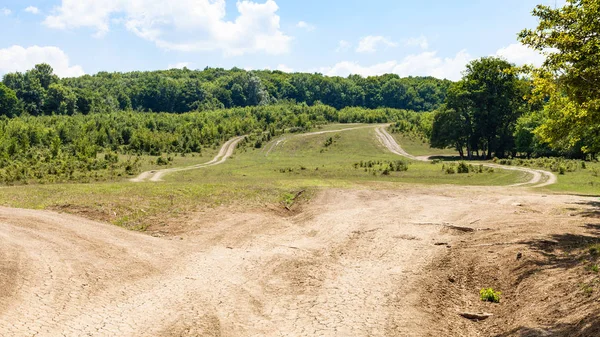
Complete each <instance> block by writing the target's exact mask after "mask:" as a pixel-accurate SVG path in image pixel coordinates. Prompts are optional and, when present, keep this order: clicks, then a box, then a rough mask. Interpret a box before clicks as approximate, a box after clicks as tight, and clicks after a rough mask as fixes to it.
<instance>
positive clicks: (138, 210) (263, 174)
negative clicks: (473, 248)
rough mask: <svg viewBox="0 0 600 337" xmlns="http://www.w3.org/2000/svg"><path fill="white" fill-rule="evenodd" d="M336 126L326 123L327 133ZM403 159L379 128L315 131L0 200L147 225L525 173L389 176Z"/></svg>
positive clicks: (502, 181) (416, 165)
mask: <svg viewBox="0 0 600 337" xmlns="http://www.w3.org/2000/svg"><path fill="white" fill-rule="evenodd" d="M346 127H356V125H351V126H350V125H346ZM334 128H335V126H327V127H326V128H324V130H328V129H329V130H331V129H334ZM278 140H283V141H281V142H280V143H279V145H278V146H276V147H274V148H273V149H272V151H271V152H270V153H269V154H268V155H267V150H266V149H268V148H270V147H271V146H272V145H273V143H275V142H277V141H278ZM216 151H217V149H214V152H216ZM212 155H213V153H211V154H210V155H209V154H208V151H205V153H204V154H203V156H202V157H198V156H194V157H192V156H186V157H174V164H173V165H176V166H178V165H192V164H197V163H202V162H206V161H208V160H210V158H211V157H212ZM152 160H155V158H146V161H147V165H146V166H145V167H144V168H145V169H154V168H164V166H163V167H157V166H154V165H153V164H151V161H152ZM398 160H403V159H402V158H400V157H398V156H396V155H393V154H391V153H389V152H388V151H387V150H386V149H385V148H384V147H383V146H382V145H381V144H380V143H379V141H378V140H377V139H376V137H375V133H374V129H373V128H366V129H358V130H351V131H345V132H339V133H329V134H323V135H314V136H302V135H289V134H287V135H283V136H281V137H279V138H276V139H273V140H272V143H269V144H265V146H264V147H263V148H261V149H254V148H253V147H249V146H248V147H244V148H240V149H238V150H237V151H236V153H235V154H234V156H233V157H232V158H231V159H230V160H228V161H227V162H225V163H224V164H223V165H219V166H213V167H208V168H205V169H201V170H193V171H184V172H178V173H175V174H170V175H167V176H165V177H164V179H165V181H164V182H161V183H150V182H146V183H138V184H136V183H131V182H129V181H127V180H121V181H116V182H106V183H96V184H56V185H28V186H18V187H17V186H15V187H2V188H0V191H1V192H0V204H2V205H7V206H12V207H23V208H34V209H55V210H61V211H66V212H70V213H76V214H80V215H83V216H87V217H90V218H94V219H100V220H103V221H108V222H111V223H114V224H116V225H120V226H123V227H126V228H130V229H136V230H144V229H145V228H147V227H148V226H149V225H152V224H160V223H161V222H164V221H167V220H168V219H173V218H177V217H178V216H180V215H182V214H185V213H187V212H191V211H198V210H201V209H202V208H207V207H216V206H219V205H232V204H233V205H240V206H244V207H264V205H266V204H271V205H272V204H280V203H282V202H283V201H285V200H286V198H289V195H290V194H291V193H294V192H296V191H300V190H307V192H308V195H310V193H311V192H312V191H315V190H317V189H318V188H323V187H340V188H346V187H367V186H368V187H369V188H372V187H373V186H374V185H375V186H376V185H378V184H384V185H385V186H386V187H388V188H389V187H401V186H403V185H405V184H415V183H416V184H455V185H509V184H514V183H517V182H521V181H523V180H525V179H526V178H527V177H526V175H525V174H523V173H520V172H514V171H502V170H496V171H495V172H485V173H471V174H452V175H450V174H446V173H445V172H444V171H443V170H442V168H443V167H442V165H444V164H441V163H440V164H430V163H423V162H409V161H408V160H404V161H406V162H407V163H408V170H407V171H404V172H395V171H394V172H389V175H385V174H384V171H385V168H387V167H388V165H389V164H390V163H392V164H393V163H395V162H396V161H398ZM361 161H363V162H364V163H367V162H371V163H372V164H373V165H372V166H373V167H371V168H364V167H360V164H359V163H360V162H361ZM365 170H366V171H365ZM390 184H391V185H390Z"/></svg>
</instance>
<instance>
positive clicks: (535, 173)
mask: <svg viewBox="0 0 600 337" xmlns="http://www.w3.org/2000/svg"><path fill="white" fill-rule="evenodd" d="M375 132H376V133H377V138H378V139H379V141H380V142H381V144H383V145H384V146H385V147H386V148H387V149H388V150H389V151H390V152H392V153H395V154H397V155H399V156H402V157H406V158H409V159H412V160H418V161H426V162H429V161H431V160H430V158H431V157H416V156H413V155H411V154H409V153H407V152H406V151H404V149H402V147H401V146H400V145H399V144H398V143H397V142H396V139H394V137H393V136H392V135H390V134H389V132H387V130H386V129H385V126H378V127H377V128H376V129H375ZM482 165H483V166H485V167H491V168H497V169H503V170H511V171H520V172H526V173H529V174H530V175H531V179H530V180H529V181H527V182H524V183H519V184H514V185H512V186H513V187H514V186H530V185H534V186H530V187H544V186H549V185H553V184H556V182H557V180H558V179H557V177H556V175H555V174H554V173H552V172H549V171H544V170H536V169H530V168H526V167H517V166H506V165H498V164H490V163H484V164H482Z"/></svg>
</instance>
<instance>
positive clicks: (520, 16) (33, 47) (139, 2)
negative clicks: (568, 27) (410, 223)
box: [0, 0, 555, 80]
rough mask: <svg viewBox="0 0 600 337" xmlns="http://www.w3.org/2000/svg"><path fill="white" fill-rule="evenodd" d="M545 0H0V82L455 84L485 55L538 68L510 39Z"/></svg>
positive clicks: (533, 23) (527, 24) (531, 56)
mask: <svg viewBox="0 0 600 337" xmlns="http://www.w3.org/2000/svg"><path fill="white" fill-rule="evenodd" d="M539 3H546V4H551V5H554V3H555V1H554V0H503V1H491V0H454V1H447V0H421V1H414V0H412V1H408V0H369V1H366V0H328V1H324V0H244V1H236V0H172V1H164V0H102V1H100V0H31V1H29V0H2V1H0V31H2V32H4V33H3V34H1V35H0V75H2V74H4V73H6V72H12V71H24V70H26V69H29V68H31V67H32V66H33V65H34V64H36V63H41V62H46V63H49V64H50V65H52V66H53V67H54V69H55V72H56V73H57V74H58V75H59V76H62V77H68V76H78V75H81V74H93V73H96V72H99V71H131V70H156V69H167V68H175V67H184V66H186V67H188V68H191V69H202V68H204V67H206V66H210V67H223V68H231V67H234V66H237V67H240V68H245V69H279V70H282V71H301V72H320V73H323V74H326V75H338V76H347V75H349V74H360V75H364V76H368V75H379V74H384V73H396V74H399V75H401V76H408V75H431V76H435V77H439V78H448V79H452V80H456V79H458V78H460V73H461V72H462V71H463V70H464V66H465V64H466V63H467V62H469V61H470V60H472V59H474V58H478V57H481V56H488V55H501V56H503V57H505V58H507V59H508V60H509V61H512V62H515V63H518V64H523V63H533V64H539V63H540V62H541V57H540V56H539V55H537V54H536V53H535V52H532V51H530V50H528V49H526V48H524V47H522V46H521V45H520V44H519V43H518V42H517V39H516V36H517V33H518V32H519V31H520V30H521V29H523V28H533V27H535V26H536V20H535V18H533V17H532V16H531V14H530V13H531V10H532V9H533V8H534V7H535V5H536V4H539Z"/></svg>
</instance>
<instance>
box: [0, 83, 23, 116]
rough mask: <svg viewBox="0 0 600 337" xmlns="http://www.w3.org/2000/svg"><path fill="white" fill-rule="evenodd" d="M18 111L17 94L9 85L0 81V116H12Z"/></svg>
mask: <svg viewBox="0 0 600 337" xmlns="http://www.w3.org/2000/svg"><path fill="white" fill-rule="evenodd" d="M19 113H20V111H19V100H18V99H17V95H16V94H15V92H14V91H13V90H11V89H10V88H9V87H7V86H6V85H4V84H3V83H0V116H7V117H13V116H16V115H18V114H19Z"/></svg>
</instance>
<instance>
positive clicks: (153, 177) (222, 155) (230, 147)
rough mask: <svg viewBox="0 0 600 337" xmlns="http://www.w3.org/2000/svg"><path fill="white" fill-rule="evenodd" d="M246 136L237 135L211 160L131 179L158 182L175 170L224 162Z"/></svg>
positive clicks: (144, 174) (186, 169) (195, 168)
mask: <svg viewBox="0 0 600 337" xmlns="http://www.w3.org/2000/svg"><path fill="white" fill-rule="evenodd" d="M244 138H246V136H239V137H235V138H232V139H230V140H228V141H227V142H226V143H225V144H223V146H222V147H221V149H220V150H219V153H218V154H217V155H216V156H215V157H214V158H213V159H212V160H211V161H209V162H206V163H202V164H198V165H192V166H186V167H173V168H168V169H164V170H153V171H147V172H143V173H141V174H140V175H138V176H137V177H135V178H133V179H131V180H130V181H132V182H134V183H141V182H144V181H151V182H158V181H162V179H161V178H162V177H163V176H164V175H165V174H169V173H173V172H181V171H189V170H197V169H201V168H205V167H210V166H215V165H220V164H223V163H224V162H225V161H226V160H227V159H228V158H230V157H231V156H232V155H233V151H235V148H236V147H237V145H238V144H239V142H241V141H242V140H243V139H244Z"/></svg>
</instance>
